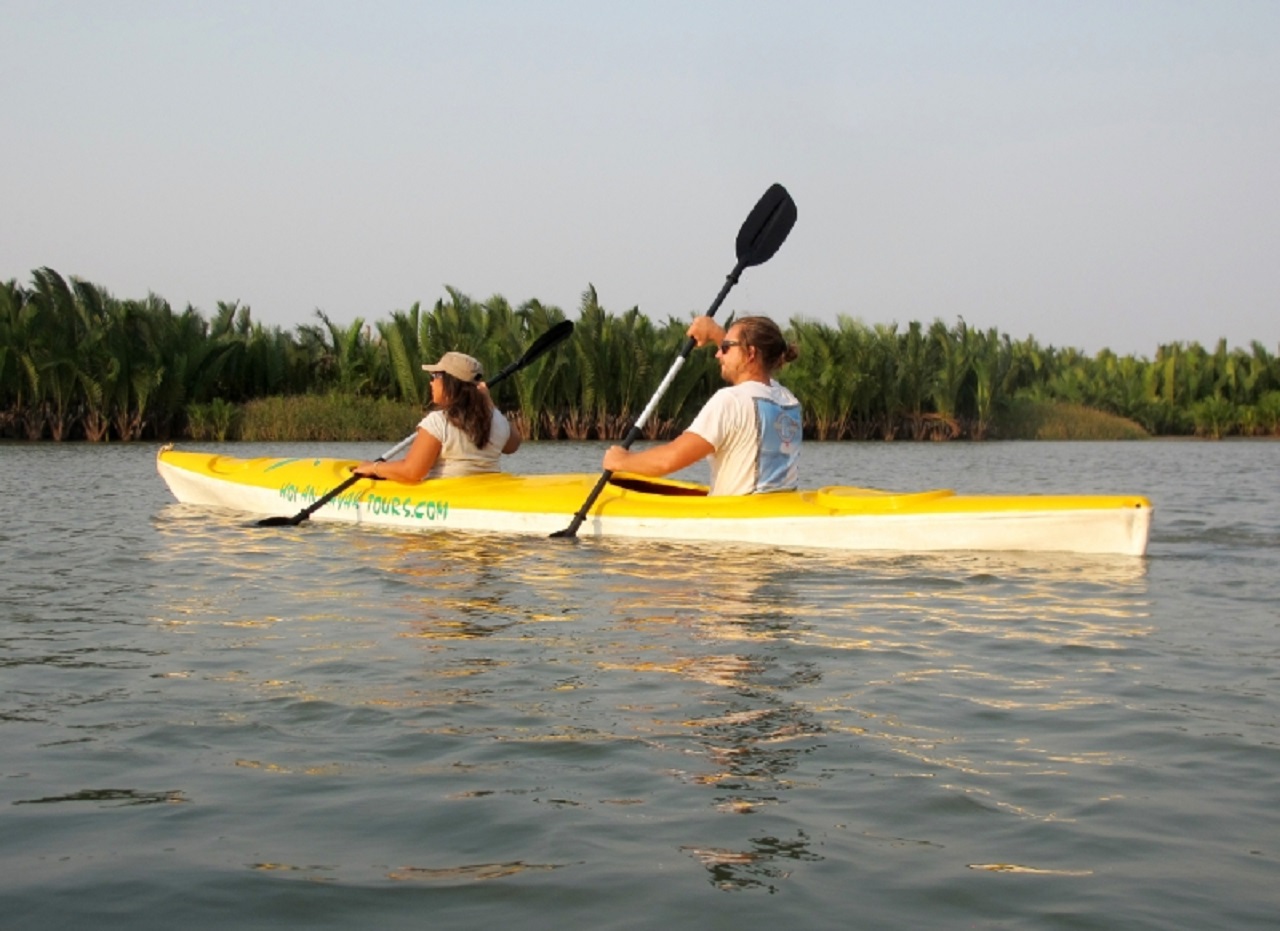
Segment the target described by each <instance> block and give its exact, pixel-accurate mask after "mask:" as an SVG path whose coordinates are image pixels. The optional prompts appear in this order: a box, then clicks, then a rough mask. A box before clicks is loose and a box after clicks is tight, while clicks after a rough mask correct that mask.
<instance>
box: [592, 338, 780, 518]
mask: <svg viewBox="0 0 1280 931" xmlns="http://www.w3.org/2000/svg"><path fill="white" fill-rule="evenodd" d="M688 335H689V336H691V337H693V339H694V340H695V341H696V342H697V343H698V345H699V346H705V345H707V344H708V343H713V344H715V345H716V356H717V358H718V359H719V360H720V376H721V377H722V378H723V379H724V380H725V381H727V382H728V383H729V387H727V388H721V389H720V390H719V391H717V392H716V393H715V394H714V395H712V396H711V400H709V401H708V402H707V403H706V405H704V406H703V408H702V410H701V411H699V412H698V416H697V417H695V418H694V420H693V423H692V424H690V425H689V429H688V430H686V431H685V432H684V433H682V434H680V435H679V436H678V437H676V438H675V439H674V440H672V441H671V442H669V443H664V444H663V445H661V446H654V447H651V448H649V449H646V450H642V451H640V452H630V451H629V450H627V449H624V448H623V447H621V446H611V447H609V449H608V451H606V452H605V454H604V467H605V469H607V470H609V471H611V472H635V473H637V474H639V475H668V474H670V473H672V472H677V471H679V470H680V469H683V468H684V467H685V466H688V465H692V464H693V463H695V462H697V461H698V460H699V459H703V458H705V457H707V456H710V457H711V492H710V493H711V494H713V495H751V494H759V493H761V492H768V491H783V490H787V489H794V488H795V487H796V478H797V462H798V460H799V456H800V439H801V437H800V433H801V425H802V421H801V412H800V402H799V401H797V400H796V397H795V395H793V394H792V393H791V392H790V391H788V390H787V389H786V388H784V387H782V385H780V384H778V382H777V381H776V380H775V379H774V377H773V376H774V373H776V372H777V371H779V370H780V369H781V368H782V367H783V366H784V365H786V364H787V363H788V362H791V361H793V360H794V359H795V358H796V356H797V355H798V352H797V350H796V347H795V346H794V345H792V344H791V343H788V342H787V341H786V338H785V337H784V336H783V335H782V330H780V329H779V328H778V325H777V324H776V323H774V322H773V321H772V320H770V319H769V318H768V317H743V318H742V319H740V320H737V321H735V322H734V324H733V326H731V327H730V328H729V332H728V333H726V332H725V331H724V330H723V329H721V327H720V325H719V324H718V323H716V322H715V321H714V320H712V319H711V318H710V317H706V316H703V317H698V318H697V319H696V320H694V321H693V324H692V325H691V326H690V327H689V331H688Z"/></svg>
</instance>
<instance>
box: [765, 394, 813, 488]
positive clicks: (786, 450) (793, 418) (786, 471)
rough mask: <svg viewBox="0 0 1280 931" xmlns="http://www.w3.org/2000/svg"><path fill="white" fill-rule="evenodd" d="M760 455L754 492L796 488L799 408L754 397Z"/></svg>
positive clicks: (794, 405) (798, 453)
mask: <svg viewBox="0 0 1280 931" xmlns="http://www.w3.org/2000/svg"><path fill="white" fill-rule="evenodd" d="M754 400H755V402H756V429H757V431H758V432H759V436H760V454H759V458H758V459H757V460H756V493H757V494H758V493H760V492H767V491H783V490H785V489H788V488H795V487H796V483H797V478H798V471H799V470H798V462H799V458H800V439H801V434H802V425H801V423H800V406H799V405H798V404H792V405H788V406H783V405H781V404H778V403H776V402H774V401H770V400H769V399H768V398H755V399H754Z"/></svg>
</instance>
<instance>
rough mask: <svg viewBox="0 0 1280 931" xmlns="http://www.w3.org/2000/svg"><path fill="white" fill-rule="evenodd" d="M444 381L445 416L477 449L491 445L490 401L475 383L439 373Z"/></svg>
mask: <svg viewBox="0 0 1280 931" xmlns="http://www.w3.org/2000/svg"><path fill="white" fill-rule="evenodd" d="M438 374H439V375H440V377H441V378H442V379H444V415H445V417H447V418H448V419H449V423H451V424H453V425H454V426H455V427H457V428H458V429H459V430H461V431H462V432H463V433H465V434H466V435H467V436H469V437H470V438H471V442H472V443H474V444H475V445H476V449H483V448H484V447H486V446H488V445H489V428H490V427H492V426H493V410H492V405H491V404H490V403H489V399H488V398H486V397H485V396H484V395H483V394H482V393H481V392H480V388H479V386H478V385H477V384H476V383H475V382H473V381H463V380H462V379H460V378H454V377H453V376H452V375H450V374H449V373H448V372H440V373H438Z"/></svg>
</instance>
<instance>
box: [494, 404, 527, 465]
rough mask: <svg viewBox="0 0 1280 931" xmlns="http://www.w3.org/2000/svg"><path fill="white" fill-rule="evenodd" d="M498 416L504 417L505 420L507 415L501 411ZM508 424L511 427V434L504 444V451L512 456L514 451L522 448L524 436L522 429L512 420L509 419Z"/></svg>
mask: <svg viewBox="0 0 1280 931" xmlns="http://www.w3.org/2000/svg"><path fill="white" fill-rule="evenodd" d="M498 416H500V417H502V419H503V420H506V417H504V416H503V415H502V414H501V413H499V415H498ZM507 426H508V427H510V428H511V435H510V436H508V437H507V441H506V442H505V443H503V444H502V451H503V453H505V454H506V455H508V456H510V455H511V454H512V453H514V452H515V451H516V450H517V449H519V448H520V442H521V440H523V439H524V438H523V437H522V436H520V429H519V428H518V427H517V426H516V425H515V424H513V423H512V422H511V421H509V420H507Z"/></svg>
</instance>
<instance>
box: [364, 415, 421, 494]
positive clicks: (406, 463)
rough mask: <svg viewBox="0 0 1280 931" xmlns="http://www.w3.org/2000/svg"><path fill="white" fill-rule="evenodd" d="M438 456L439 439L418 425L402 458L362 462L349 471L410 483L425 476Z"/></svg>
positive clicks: (418, 480)
mask: <svg viewBox="0 0 1280 931" xmlns="http://www.w3.org/2000/svg"><path fill="white" fill-rule="evenodd" d="M439 458H440V441H439V440H437V439H436V438H435V437H434V436H432V435H431V434H430V433H428V432H427V431H426V430H423V429H422V428H421V427H419V428H418V432H417V434H416V435H415V436H414V438H413V445H412V446H410V447H409V451H408V452H407V453H405V456H404V458H403V459H393V460H391V461H390V462H376V461H369V462H362V463H360V464H359V465H358V466H356V467H355V468H354V469H352V470H351V471H352V472H354V473H355V474H356V475H364V476H368V477H371V478H389V479H392V480H393V481H397V482H408V483H410V484H412V483H413V482H420V481H422V480H423V479H424V478H426V477H427V473H428V472H430V471H431V467H432V466H434V465H435V464H436V460H437V459H439Z"/></svg>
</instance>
